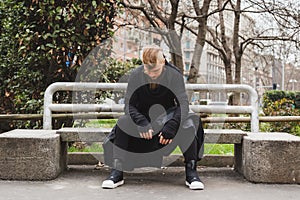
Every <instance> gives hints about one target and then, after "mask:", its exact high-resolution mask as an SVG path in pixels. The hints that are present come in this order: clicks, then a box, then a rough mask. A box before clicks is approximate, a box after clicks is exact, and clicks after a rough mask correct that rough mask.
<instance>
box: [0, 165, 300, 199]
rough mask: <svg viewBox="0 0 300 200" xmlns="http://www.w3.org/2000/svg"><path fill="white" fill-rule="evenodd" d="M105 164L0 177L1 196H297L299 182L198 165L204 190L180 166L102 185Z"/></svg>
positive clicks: (151, 197)
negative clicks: (264, 180) (193, 186)
mask: <svg viewBox="0 0 300 200" xmlns="http://www.w3.org/2000/svg"><path fill="white" fill-rule="evenodd" d="M108 174H109V170H108V169H106V168H103V169H100V170H94V168H93V167H91V166H80V167H76V166H70V169H69V170H68V171H67V172H65V173H63V174H62V175H60V176H59V177H58V178H57V179H55V180H52V181H45V182H40V181H38V182H29V181H1V180H0V199H1V200H77V199H78V200H90V199H93V200H95V199H101V200H106V199H109V200H114V199H128V200H142V199H144V200H147V199H153V200H154V199H155V200H157V199H172V200H176V199H180V200H185V199H188V200H191V199H199V200H206V199H209V200H215V199H221V200H227V199H228V200H235V199H238V200H248V199H249V200H260V199H261V200H283V199H284V200H290V199H291V200H298V199H300V185H278V184H253V183H249V182H247V181H245V180H244V179H243V178H242V177H241V176H239V175H238V174H236V173H235V172H233V171H232V170H231V169H228V168H218V169H215V168H201V169H200V170H199V174H200V176H201V178H202V180H203V182H204V183H205V190H203V191H191V190H189V189H188V188H187V187H186V186H185V185H184V170H183V168H182V167H171V168H167V169H162V170H156V171H151V172H149V171H145V170H144V171H143V172H139V173H130V174H125V185H123V186H121V187H119V188H117V189H114V190H109V189H106V190H104V189H102V188H101V187H100V186H101V182H102V180H104V179H105V178H106V177H107V175H108Z"/></svg>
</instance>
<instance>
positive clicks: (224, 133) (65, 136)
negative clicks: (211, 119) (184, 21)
mask: <svg viewBox="0 0 300 200" xmlns="http://www.w3.org/2000/svg"><path fill="white" fill-rule="evenodd" d="M110 131H111V128H61V129H59V130H57V134H59V135H60V137H61V141H62V142H100V143H101V142H103V140H104V138H105V136H106V135H107V134H109V133H110ZM204 132H205V141H204V142H205V143H213V144H214V143H218V144H234V168H235V169H236V170H237V171H238V172H241V169H242V166H241V165H242V142H243V137H244V136H246V135H247V133H246V132H244V131H241V130H236V129H205V130H204ZM98 157H99V155H98ZM100 159H101V161H103V160H102V159H103V158H102V157H100ZM66 162H67V161H66Z"/></svg>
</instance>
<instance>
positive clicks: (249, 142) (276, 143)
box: [243, 133, 300, 184]
mask: <svg viewBox="0 0 300 200" xmlns="http://www.w3.org/2000/svg"><path fill="white" fill-rule="evenodd" d="M243 157H244V160H243V174H244V176H245V178H246V179H247V180H249V181H252V182H258V183H298V184H299V183H300V137H297V136H294V135H291V134H288V133H250V134H248V136H246V137H244V141H243Z"/></svg>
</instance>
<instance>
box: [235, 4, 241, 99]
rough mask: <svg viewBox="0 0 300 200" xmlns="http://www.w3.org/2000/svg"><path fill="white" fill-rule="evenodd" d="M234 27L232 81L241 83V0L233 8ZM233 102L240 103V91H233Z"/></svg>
mask: <svg viewBox="0 0 300 200" xmlns="http://www.w3.org/2000/svg"><path fill="white" fill-rule="evenodd" d="M234 16H235V17H234V28H233V52H234V57H235V77H234V83H236V84H240V83H241V58H242V54H241V48H240V44H239V31H240V27H239V25H240V17H241V0H237V1H236V6H235V9H234ZM233 104H234V105H239V104H240V93H235V94H234V97H233Z"/></svg>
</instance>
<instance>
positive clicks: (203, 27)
mask: <svg viewBox="0 0 300 200" xmlns="http://www.w3.org/2000/svg"><path fill="white" fill-rule="evenodd" d="M210 2H211V0H204V2H203V5H202V8H201V9H200V7H199V4H198V3H197V2H194V4H193V5H194V9H195V11H196V14H197V15H198V16H200V15H201V16H203V17H201V18H199V19H198V23H199V24H198V32H197V38H196V44H195V47H194V54H193V58H192V62H191V68H194V69H192V70H190V71H189V76H188V77H189V78H188V82H190V83H197V78H198V74H199V68H200V62H201V56H202V52H203V47H204V44H205V36H206V32H207V14H208V10H209V6H210ZM200 76H201V75H200Z"/></svg>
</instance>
